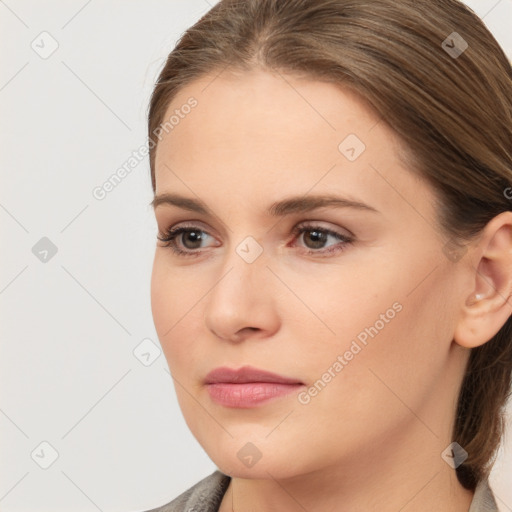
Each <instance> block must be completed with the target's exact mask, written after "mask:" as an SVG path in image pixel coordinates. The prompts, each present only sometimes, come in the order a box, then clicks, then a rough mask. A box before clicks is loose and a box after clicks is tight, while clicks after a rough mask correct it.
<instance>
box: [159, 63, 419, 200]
mask: <svg viewBox="0 0 512 512" xmlns="http://www.w3.org/2000/svg"><path fill="white" fill-rule="evenodd" d="M191 99H193V100H194V102H195V106H194V107H193V108H188V107H187V108H184V106H185V105H187V104H190V102H191ZM172 115H174V116H175V117H179V122H178V123H177V124H174V125H173V127H172V129H170V130H169V132H168V133H163V137H162V140H161V142H160V143H159V144H158V147H157V152H156V159H155V173H156V186H157V193H162V192H166V191H170V189H179V191H181V192H184V191H187V188H189V189H190V190H188V192H190V191H191V190H192V191H194V192H196V193H198V192H199V190H209V191H211V192H212V193H213V192H214V187H216V186H219V184H222V185H223V191H224V193H225V194H224V200H225V201H228V200H229V199H232V198H233V197H234V195H236V196H237V197H239V198H241V197H244V198H245V199H247V200H249V199H251V198H254V199H255V198H256V197H259V198H267V199H269V195H273V196H274V195H276V192H277V191H286V192H289V193H290V194H292V193H294V194H301V193H302V194H305V193H307V192H308V191H309V190H312V189H313V188H314V189H315V192H325V191H333V190H340V191H345V192H347V193H348V194H350V193H356V192H357V194H358V195H359V197H360V198H361V199H364V197H365V196H366V197H367V198H369V197H370V196H371V195H374V196H376V199H375V200H376V201H377V203H379V202H380V203H381V204H380V205H379V204H376V205H375V206H376V207H377V208H379V206H380V207H381V208H382V207H384V203H389V198H390V197H391V198H392V199H394V200H396V199H397V198H398V197H400V194H399V195H398V196H397V195H396V188H397V187H398V189H400V190H401V193H402V195H403V194H405V195H406V196H407V195H408V194H409V193H412V192H413V189H415V190H416V192H417V187H418V186H420V187H426V186H427V185H426V184H425V183H424V182H423V181H422V180H419V178H418V176H416V175H415V174H413V173H412V172H410V170H408V169H407V167H406V165H404V162H403V161H402V160H401V159H400V157H399V154H400V152H401V150H402V147H401V145H400V141H399V140H398V138H397V137H396V136H395V134H394V133H393V132H392V130H391V129H389V127H387V125H386V124H385V122H383V120H382V119H380V118H379V117H378V116H377V115H376V113H375V112H374V111H373V110H372V109H371V108H370V107H369V106H368V104H367V103H366V102H365V101H364V100H363V99H362V98H361V97H360V96H359V95H357V94H356V93H354V92H352V91H349V90H345V89H343V88H341V87H340V86H338V85H336V84H332V83H327V82H320V81H315V80H312V79H311V78H306V77H298V76H291V75H284V74H280V73H269V72H266V71H252V72H250V73H245V74H239V73H236V74H235V73H231V72H229V73H221V74H220V75H219V74H218V73H212V74H209V75H205V76H204V77H202V78H200V79H198V80H196V81H194V82H192V83H190V84H189V85H187V86H185V87H184V88H183V89H181V90H180V92H179V93H178V94H177V95H176V97H175V98H174V100H173V101H172V102H171V104H170V105H169V107H168V109H167V112H166V114H165V116H164V119H169V118H170V117H171V116H172ZM393 188H395V191H393ZM226 193H232V195H228V194H226Z"/></svg>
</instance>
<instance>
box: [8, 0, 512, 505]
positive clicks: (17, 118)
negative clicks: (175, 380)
mask: <svg viewBox="0 0 512 512" xmlns="http://www.w3.org/2000/svg"><path fill="white" fill-rule="evenodd" d="M214 3H215V2H214V1H213V0H211V2H210V3H208V2H207V1H206V0H179V1H178V0H168V1H163V0H146V1H144V2H143V1H138V2H135V1H133V0H132V1H126V0H125V1H121V0H108V1H104V2H99V1H98V0H89V1H85V0H73V1H69V0H68V1H64V0H60V1H57V0H54V1H51V2H41V1H38V0H5V1H1V0H0V34H1V39H2V40H1V45H0V57H1V62H2V66H1V69H0V109H1V110H0V119H1V120H2V129H1V132H0V141H1V146H0V164H1V167H0V168H1V172H2V179H1V183H2V186H1V189H0V222H1V226H2V240H3V243H2V247H1V250H0V254H1V260H0V262H1V263H0V307H1V327H2V331H1V338H0V340H1V350H2V351H1V354H2V357H1V358H0V365H1V368H0V371H1V373H0V375H1V382H0V389H1V402H0V432H1V447H2V456H1V465H0V510H2V511H3V512H21V511H52V512H58V511H69V510H73V511H75V512H81V511H83V512H88V511H95V510H100V511H105V512H110V511H112V512H113V511H123V512H128V511H133V512H136V511H142V510H147V509H149V508H153V507H156V506H159V505H161V504H163V503H166V502H168V501H170V500H171V499H172V498H173V497H175V496H177V495H178V494H179V493H181V492H182V491H184V490H185V489H187V488H188V487H190V486H191V485H192V484H194V483H195V482H197V481H198V480H199V479H200V478H202V477H203V476H206V475H207V474H209V473H210V472H211V471H213V470H214V469H215V466H214V464H213V463H212V462H211V461H210V460H209V458H208V457H207V456H206V454H205V453H204V452H203V451H202V449H201V448H200V446H199V445H198V443H197V442H196V441H195V439H194V438H193V437H192V435H191V434H190V433H189V431H188V428H187V426H186V424H185V422H184V420H183V418H182V416H181V412H180V410H179V407H178V404H177V401H176V398H175V393H174V388H173V385H172V380H171V378H170V376H169V373H168V371H167V364H166V362H165V359H164V356H163V354H159V353H158V350H159V343H158V340H157V336H156V333H155V330H154V326H153V321H152V317H151V307H150V293H149V289H150V288H149V286H150V275H151V265H152V258H153V251H154V245H155V236H156V224H155V222H154V218H153V215H152V211H151V208H150V207H149V206H148V203H149V202H150V201H151V199H152V191H151V184H150V178H149V165H148V161H147V158H145V159H144V160H143V161H142V162H141V163H140V164H138V165H137V166H136V167H135V168H133V170H131V172H130V173H129V174H128V175H127V176H126V178H125V179H124V180H123V181H122V182H121V183H120V184H119V185H118V186H117V187H116V188H115V189H114V190H113V191H111V192H110V193H109V194H108V195H107V196H106V197H105V198H104V199H103V200H98V199H95V197H94V196H93V194H92V191H93V189H94V188H95V187H98V186H101V185H102V184H103V183H104V182H105V181H107V180H108V179H109V177H110V176H111V175H112V174H114V173H115V172H116V170H117V169H118V168H119V167H121V166H122V165H123V164H125V163H126V162H127V161H128V159H129V158H130V156H132V153H133V151H136V150H137V149H139V148H140V147H141V146H142V145H143V144H144V143H145V141H146V139H145V137H146V118H145V115H146V108H147V102H148V98H149V94H150V92H151V87H152V84H153V82H154V80H155V79H156V76H157V74H158V71H159V70H160V68H161V66H162V65H163V59H164V58H165V57H166V55H167V53H168V52H169V51H170V50H171V49H172V46H173V44H174V43H175V42H176V40H177V38H178V37H179V35H180V34H181V33H182V32H183V31H184V30H185V29H186V28H187V27H189V26H190V25H192V24H193V23H194V22H195V21H196V20H197V19H198V18H199V17H200V16H201V15H202V14H203V13H204V12H206V11H207V10H208V9H209V8H210V6H211V5H213V4H214ZM469 4H470V5H471V6H472V7H473V8H474V9H475V10H476V11H477V13H478V14H479V15H480V16H482V17H484V18H485V22H486V23H487V25H488V26H489V28H490V29H491V30H492V31H493V32H494V33H495V35H496V37H497V38H498V40H499V41H500V42H501V44H502V45H503V47H504V48H505V49H506V50H507V52H508V54H509V55H512V35H511V33H510V26H511V23H512V0H501V1H497V0H488V1H487V0H474V1H471V2H469ZM45 31H46V32H48V33H49V34H50V36H48V35H44V34H43V35H41V33H42V32H45ZM54 41H56V43H55V42H54ZM52 44H58V48H57V49H56V51H55V52H54V53H53V54H52V55H50V56H49V57H47V58H42V57H41V56H40V55H41V53H43V54H44V52H48V51H49V50H51V45H52ZM31 45H33V46H34V47H35V48H34V49H33V47H32V46H31ZM38 52H39V53H38ZM44 56H46V55H44ZM43 237H47V238H48V239H49V240H51V242H52V243H53V244H54V245H55V246H56V247H57V253H56V254H55V255H54V256H53V257H52V256H51V252H50V253H49V254H48V255H47V256H46V258H47V261H46V262H42V261H40V259H39V258H38V257H36V255H35V254H34V253H33V250H32V249H33V247H34V246H35V245H36V244H37V243H38V242H39V241H40V240H41V238H43ZM40 243H44V242H40ZM43 249H44V248H39V250H43ZM40 257H44V252H43V253H41V254H40ZM143 340H146V341H144V344H143V345H142V346H141V347H140V348H139V351H140V353H147V352H148V350H149V354H150V355H145V356H140V359H142V361H143V362H145V363H146V364H148V363H149V362H151V364H149V365H148V366H146V365H145V364H143V362H141V360H139V358H137V357H136V355H135V354H134V350H135V351H136V353H139V352H137V349H136V347H138V346H139V344H140V343H141V342H143ZM148 359H149V361H148ZM511 416H512V415H509V435H508V437H507V443H506V450H502V451H501V452H500V456H499V459H498V461H497V463H496V465H495V469H494V471H493V474H492V480H491V483H492V485H493V488H494V490H495V493H496V495H497V496H498V498H499V501H500V507H501V510H502V511H510V510H512V488H511V487H510V482H511V480H512V442H511V436H512V419H510V418H511ZM43 442H46V443H49V445H51V447H53V449H54V450H55V451H56V452H57V454H58V457H57V458H56V460H55V461H54V462H53V463H52V464H51V465H50V466H49V467H48V468H47V469H43V468H42V467H41V465H43V466H44V465H47V464H49V463H50V462H52V448H50V447H49V446H48V445H45V444H43V445H41V443H43ZM507 484H508V485H507Z"/></svg>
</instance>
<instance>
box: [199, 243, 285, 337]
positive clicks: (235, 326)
mask: <svg viewBox="0 0 512 512" xmlns="http://www.w3.org/2000/svg"><path fill="white" fill-rule="evenodd" d="M220 275H221V277H220V278H219V280H218V281H217V282H216V284H215V285H214V287H213V288H212V290H211V291H210V293H209V294H208V295H207V302H206V303H205V310H204V320H205V324H206V327H207V329H208V330H209V331H210V332H212V333H213V334H214V335H215V336H216V337H218V338H220V339H223V340H227V341H231V342H241V341H243V340H245V339H248V338H266V337H269V336H272V335H273V334H274V333H275V332H277V330H278V329H279V325H280V319H279V314H278V309H277V304H276V294H275V285H276V283H275V281H276V280H275V278H274V279H273V280H272V278H273V277H274V276H273V275H272V272H270V270H269V269H268V268H267V264H266V259H265V257H264V255H263V254H262V255H261V256H260V257H259V258H258V259H257V260H256V261H253V262H252V263H248V262H246V261H244V259H243V258H241V257H240V256H239V255H238V254H237V253H236V251H235V250H233V251H232V254H230V255H229V257H227V258H226V260H225V262H224V265H223V267H222V274H220Z"/></svg>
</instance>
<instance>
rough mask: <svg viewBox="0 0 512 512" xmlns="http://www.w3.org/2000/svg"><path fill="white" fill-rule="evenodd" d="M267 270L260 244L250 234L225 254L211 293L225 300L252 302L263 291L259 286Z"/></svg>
mask: <svg viewBox="0 0 512 512" xmlns="http://www.w3.org/2000/svg"><path fill="white" fill-rule="evenodd" d="M268 273H269V271H268V269H267V268H266V262H265V258H264V256H263V247H262V245H261V244H260V243H259V242H258V241H257V240H256V239H255V238H254V237H252V236H248V237H245V238H244V239H243V240H242V241H241V242H239V243H238V244H236V245H234V246H233V247H232V248H231V249H230V251H229V253H228V254H227V255H226V257H225V260H224V262H223V265H222V271H221V275H222V276H223V277H222V278H221V279H220V281H218V283H217V285H216V286H215V289H214V290H212V292H213V293H212V295H216V296H217V299H218V298H219V297H221V298H224V299H226V300H229V299H230V298H231V299H236V300H235V302H234V305H236V304H237V303H239V304H240V306H242V304H241V301H245V302H253V301H254V300H255V299H256V296H257V295H259V294H260V293H262V292H264V290H263V289H262V288H263V287H262V286H261V285H262V284H263V283H264V282H265V281H267V279H268V277H267V276H266V274H268Z"/></svg>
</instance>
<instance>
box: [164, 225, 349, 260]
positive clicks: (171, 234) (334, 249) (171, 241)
mask: <svg viewBox="0 0 512 512" xmlns="http://www.w3.org/2000/svg"><path fill="white" fill-rule="evenodd" d="M191 231H195V232H197V231H199V232H201V233H206V234H208V235H209V233H208V232H207V231H205V230H203V229H200V228H199V227H198V226H180V227H178V228H174V229H172V228H170V229H168V230H166V231H165V233H163V237H161V236H157V238H158V240H160V241H161V242H165V243H164V247H168V248H169V249H171V251H172V252H173V253H174V254H176V255H178V256H184V257H197V256H200V255H201V253H202V251H197V250H193V249H190V250H188V251H184V250H183V249H180V248H179V247H178V244H177V243H176V238H178V237H179V236H180V235H181V234H182V233H188V232H191ZM308 231H320V232H322V233H324V234H326V235H331V236H333V237H335V238H337V239H338V240H339V241H340V243H342V245H341V247H340V246H339V244H335V245H332V246H329V247H328V248H327V249H323V250H314V249H305V251H304V252H305V253H306V254H308V255H322V256H325V255H328V254H332V253H338V252H342V251H344V250H345V248H346V246H347V245H350V244H352V243H354V239H353V238H352V237H349V236H346V235H342V234H341V233H337V232H336V231H332V230H330V229H327V228H323V227H322V226H318V225H315V224H301V225H298V226H295V227H294V228H293V230H292V234H293V235H294V237H295V238H297V237H298V236H300V235H301V234H302V233H305V232H308ZM210 236H211V235H210Z"/></svg>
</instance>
